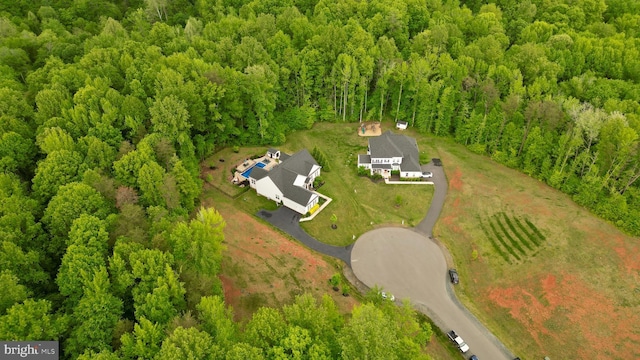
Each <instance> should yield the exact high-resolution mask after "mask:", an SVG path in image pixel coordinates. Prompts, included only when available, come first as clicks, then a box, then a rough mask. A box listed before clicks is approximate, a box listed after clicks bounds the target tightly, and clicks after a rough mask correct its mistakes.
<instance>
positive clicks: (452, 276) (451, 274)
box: [449, 269, 460, 284]
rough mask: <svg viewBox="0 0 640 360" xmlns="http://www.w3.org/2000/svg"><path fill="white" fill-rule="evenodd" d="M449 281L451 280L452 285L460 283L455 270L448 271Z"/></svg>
mask: <svg viewBox="0 0 640 360" xmlns="http://www.w3.org/2000/svg"><path fill="white" fill-rule="evenodd" d="M449 279H451V282H452V283H454V284H457V283H459V282H460V278H459V277H458V272H457V271H456V269H449Z"/></svg>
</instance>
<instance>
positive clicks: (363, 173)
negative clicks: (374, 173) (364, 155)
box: [358, 166, 370, 176]
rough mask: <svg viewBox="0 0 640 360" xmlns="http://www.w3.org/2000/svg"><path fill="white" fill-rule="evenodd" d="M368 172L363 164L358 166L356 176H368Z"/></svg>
mask: <svg viewBox="0 0 640 360" xmlns="http://www.w3.org/2000/svg"><path fill="white" fill-rule="evenodd" d="M369 174H370V172H369V169H367V168H366V167H364V166H359V167H358V176H369Z"/></svg>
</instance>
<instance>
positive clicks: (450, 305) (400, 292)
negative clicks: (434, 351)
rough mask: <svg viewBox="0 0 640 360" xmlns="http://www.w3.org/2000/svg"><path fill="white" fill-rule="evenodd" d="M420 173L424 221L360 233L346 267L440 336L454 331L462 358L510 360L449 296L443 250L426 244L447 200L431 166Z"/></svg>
mask: <svg viewBox="0 0 640 360" xmlns="http://www.w3.org/2000/svg"><path fill="white" fill-rule="evenodd" d="M423 171H431V172H432V173H433V179H432V181H433V182H434V185H435V191H434V194H433V199H432V201H431V204H430V207H429V210H428V211H427V215H426V216H425V218H424V219H423V220H422V221H421V222H420V223H419V224H418V225H417V226H416V227H415V228H414V229H407V228H401V227H388V228H381V229H376V230H372V231H369V232H367V233H365V234H363V235H362V236H361V237H360V238H358V240H357V241H356V243H355V245H354V247H353V249H352V251H351V268H352V269H353V272H354V274H355V275H356V277H357V278H358V279H360V281H362V282H363V283H364V284H366V285H367V286H369V287H374V286H379V287H382V288H383V289H385V291H388V292H390V293H392V294H393V295H395V297H396V298H399V299H404V298H407V299H410V300H411V302H412V303H413V304H414V305H415V306H416V307H417V308H418V310H420V311H422V312H424V313H425V314H427V316H429V317H430V318H431V319H432V320H433V321H434V323H435V324H436V325H437V326H438V327H439V328H440V329H441V330H442V331H444V332H447V331H449V330H452V329H453V330H455V331H456V332H457V333H458V335H460V337H462V339H464V341H465V342H466V343H467V344H468V345H469V348H470V350H469V351H468V352H467V353H466V354H464V356H465V358H468V357H469V356H471V355H472V354H475V355H476V356H477V357H478V359H480V360H483V359H484V360H487V359H488V360H500V359H509V360H510V359H513V358H514V356H513V355H512V354H511V353H510V352H509V351H508V350H507V349H506V348H505V347H504V345H503V344H502V343H501V342H500V341H499V340H498V339H497V338H496V337H495V336H493V334H492V333H491V332H490V331H489V330H488V329H487V328H485V327H484V326H483V325H482V324H481V323H480V322H479V321H478V320H477V319H476V318H475V316H473V314H471V313H470V312H469V311H468V310H467V309H466V308H465V307H464V306H462V304H460V302H459V301H458V299H457V298H456V297H455V294H454V292H453V290H452V285H451V284H450V282H449V280H448V272H447V271H448V269H447V262H446V259H445V256H444V253H443V251H446V250H443V249H441V248H440V246H438V244H436V242H435V241H433V240H432V239H431V237H432V236H433V226H434V225H435V223H436V221H437V220H438V217H439V216H440V212H441V211H442V208H443V206H444V201H445V198H446V195H447V178H446V176H445V174H444V170H443V169H442V167H437V166H433V164H429V165H425V166H423ZM461 281H465V279H461Z"/></svg>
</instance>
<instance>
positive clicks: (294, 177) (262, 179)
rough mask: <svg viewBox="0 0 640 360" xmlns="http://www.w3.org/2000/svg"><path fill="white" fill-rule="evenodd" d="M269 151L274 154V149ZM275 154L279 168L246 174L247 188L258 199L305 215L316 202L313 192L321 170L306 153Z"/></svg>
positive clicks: (257, 169) (255, 169) (255, 170)
mask: <svg viewBox="0 0 640 360" xmlns="http://www.w3.org/2000/svg"><path fill="white" fill-rule="evenodd" d="M269 151H270V152H271V153H272V154H275V151H274V149H270V150H269ZM277 153H278V157H279V158H280V161H281V162H280V164H278V165H277V166H275V167H274V168H273V169H271V170H270V171H267V170H265V169H263V168H257V167H256V168H254V169H253V170H252V171H251V173H250V174H249V186H251V187H252V188H254V189H256V192H257V193H258V195H262V196H264V197H266V198H268V199H271V200H273V201H275V202H277V203H278V204H282V205H284V206H286V207H288V208H290V209H293V210H295V211H297V212H298V213H300V214H306V213H308V212H309V211H310V210H311V208H312V207H313V206H315V205H316V204H317V203H318V200H319V197H318V195H317V194H316V193H314V192H313V191H312V188H313V181H314V180H315V178H316V177H318V176H320V168H321V167H320V165H318V163H317V162H316V160H315V159H314V158H313V156H311V154H310V153H309V151H307V150H306V149H304V150H300V151H298V152H297V153H295V154H293V155H288V154H286V153H283V152H280V151H278V152H277Z"/></svg>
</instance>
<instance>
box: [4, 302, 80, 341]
mask: <svg viewBox="0 0 640 360" xmlns="http://www.w3.org/2000/svg"><path fill="white" fill-rule="evenodd" d="M68 322H69V319H68V317H67V316H65V315H62V316H58V315H54V314H52V313H51V303H50V302H49V301H48V300H33V299H27V300H25V301H24V302H23V303H21V304H15V305H14V306H12V307H11V308H9V309H8V310H7V314H6V315H3V316H0V339H5V340H15V341H18V340H19V341H29V340H42V339H48V340H58V339H60V338H61V337H62V336H63V334H64V333H65V332H66V330H67V327H68Z"/></svg>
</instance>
